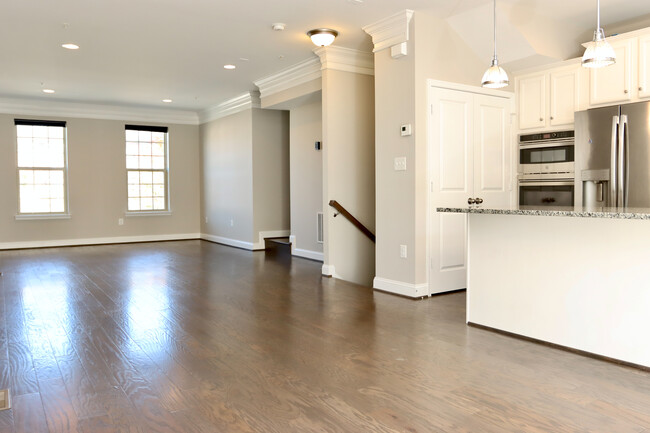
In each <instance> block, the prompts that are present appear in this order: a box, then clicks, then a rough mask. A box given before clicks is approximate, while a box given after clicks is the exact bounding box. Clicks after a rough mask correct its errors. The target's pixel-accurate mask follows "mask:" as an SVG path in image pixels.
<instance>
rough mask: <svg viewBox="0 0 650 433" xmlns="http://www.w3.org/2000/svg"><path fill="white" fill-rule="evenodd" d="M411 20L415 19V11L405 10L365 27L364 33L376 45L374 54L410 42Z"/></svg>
mask: <svg viewBox="0 0 650 433" xmlns="http://www.w3.org/2000/svg"><path fill="white" fill-rule="evenodd" d="M411 18H413V11H412V10H410V9H404V10H403V11H400V12H398V13H396V14H395V15H391V16H389V17H387V18H384V19H382V20H379V21H377V22H376V23H373V24H369V25H367V26H365V27H363V31H364V32H366V33H368V34H369V35H370V36H371V37H372V43H373V44H374V45H375V48H374V50H372V52H373V53H376V52H378V51H381V50H385V49H386V48H392V47H394V46H395V45H401V44H403V43H405V42H408V40H409V24H410V22H411ZM393 57H395V56H393Z"/></svg>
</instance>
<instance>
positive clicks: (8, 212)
mask: <svg viewBox="0 0 650 433" xmlns="http://www.w3.org/2000/svg"><path fill="white" fill-rule="evenodd" d="M14 118H32V117H30V116H22V115H20V116H16V115H7V114H3V115H0V185H2V187H1V188H0V204H1V205H0V244H4V243H12V242H35V241H59V240H79V239H97V238H112V237H131V236H133V237H138V236H154V235H174V234H198V232H199V197H200V192H199V188H200V186H199V174H198V171H197V170H196V167H197V166H198V164H199V148H198V143H199V139H198V126H192V125H172V124H168V125H165V126H169V161H170V198H171V210H172V214H171V215H165V216H148V217H125V215H124V214H125V212H126V203H127V197H126V190H127V188H126V167H125V144H124V138H125V137H124V125H125V124H126V123H135V124H153V123H143V122H121V121H113V120H92V119H76V118H50V117H43V116H39V117H38V119H41V120H44V119H45V120H65V121H67V137H68V140H67V145H68V191H69V207H70V213H71V215H72V216H71V218H70V219H64V220H28V221H25V220H21V221H16V220H15V218H14V216H15V215H16V213H17V212H18V190H17V185H16V184H17V175H16V132H15V131H16V130H15V126H14V122H13V121H14ZM119 218H124V225H122V226H120V225H118V219H119Z"/></svg>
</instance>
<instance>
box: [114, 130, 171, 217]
mask: <svg viewBox="0 0 650 433" xmlns="http://www.w3.org/2000/svg"><path fill="white" fill-rule="evenodd" d="M125 129H126V170H127V183H128V205H127V210H128V211H129V212H155V211H158V212H160V211H167V210H169V206H168V203H169V194H168V190H167V178H168V176H167V174H168V163H167V127H161V126H138V125H126V127H125Z"/></svg>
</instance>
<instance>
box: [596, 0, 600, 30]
mask: <svg viewBox="0 0 650 433" xmlns="http://www.w3.org/2000/svg"><path fill="white" fill-rule="evenodd" d="M596 2H597V6H598V15H597V17H598V26H597V30H600V0H596Z"/></svg>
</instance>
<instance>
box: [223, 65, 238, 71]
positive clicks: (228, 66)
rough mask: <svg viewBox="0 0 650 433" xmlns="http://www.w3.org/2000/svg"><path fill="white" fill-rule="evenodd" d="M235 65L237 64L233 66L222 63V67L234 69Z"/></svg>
mask: <svg viewBox="0 0 650 433" xmlns="http://www.w3.org/2000/svg"><path fill="white" fill-rule="evenodd" d="M236 67H237V66H235V65H223V68H224V69H230V70H232V69H235V68H236Z"/></svg>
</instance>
